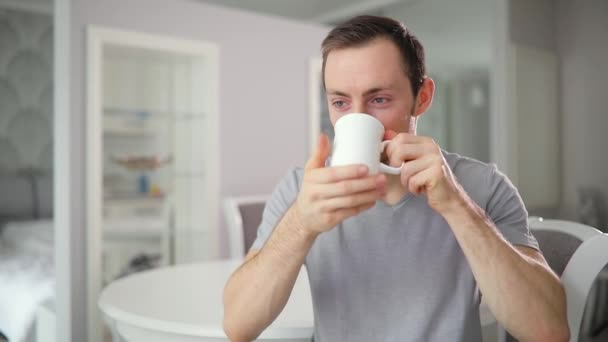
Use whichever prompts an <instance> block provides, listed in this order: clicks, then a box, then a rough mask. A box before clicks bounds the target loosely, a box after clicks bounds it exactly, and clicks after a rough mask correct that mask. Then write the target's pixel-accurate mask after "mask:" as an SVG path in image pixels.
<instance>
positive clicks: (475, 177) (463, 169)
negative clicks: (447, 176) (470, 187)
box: [442, 151, 496, 182]
mask: <svg viewBox="0 0 608 342" xmlns="http://www.w3.org/2000/svg"><path fill="white" fill-rule="evenodd" d="M442 152H443V157H444V158H445V160H446V161H447V163H448V165H449V166H450V169H451V170H452V173H453V174H454V176H456V177H457V178H458V179H459V180H460V179H465V180H466V179H471V180H472V181H475V182H479V181H481V179H480V178H479V177H480V176H483V175H486V176H487V175H488V174H490V173H492V172H495V171H496V165H495V164H490V163H485V162H482V161H480V160H477V159H473V158H470V157H466V156H462V155H460V154H458V153H453V152H447V151H442Z"/></svg>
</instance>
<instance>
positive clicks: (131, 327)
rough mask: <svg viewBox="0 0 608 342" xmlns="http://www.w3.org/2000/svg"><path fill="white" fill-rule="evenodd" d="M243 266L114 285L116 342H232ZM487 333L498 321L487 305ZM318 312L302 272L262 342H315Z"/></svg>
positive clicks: (107, 312)
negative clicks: (228, 319)
mask: <svg viewBox="0 0 608 342" xmlns="http://www.w3.org/2000/svg"><path fill="white" fill-rule="evenodd" d="M240 263H241V261H234V260H233V261H215V262H208V263H200V264H191V265H179V266H173V267H167V268H162V269H157V270H153V271H149V272H144V273H138V274H135V275H131V276H129V277H127V278H123V279H120V280H118V281H115V282H113V283H112V284H110V285H109V286H108V287H106V288H105V289H104V290H103V291H102V293H101V296H100V297H99V307H100V309H101V311H102V312H103V313H104V316H105V319H106V321H107V322H108V324H109V325H110V327H111V328H112V332H113V335H114V341H115V342H117V341H123V340H126V341H128V342H140V341H141V342H143V341H146V342H161V341H162V342H166V341H174V342H193V341H199V342H201V341H226V340H227V338H226V335H225V334H224V331H223V329H222V319H223V312H224V310H223V304H222V292H223V289H224V285H225V283H226V281H227V280H228V277H229V276H230V275H231V274H232V272H233V271H234V270H235V269H236V268H237V267H238V266H239V265H240ZM480 311H481V323H482V326H483V327H484V329H485V328H486V327H488V326H491V325H492V324H493V323H495V320H494V318H493V316H492V314H491V313H490V311H489V310H488V308H487V306H485V304H484V303H482V306H481V308H480ZM312 334H313V311H312V298H311V296H310V287H309V284H308V275H307V273H306V270H305V268H304V267H303V268H302V271H301V272H300V275H299V276H298V279H297V281H296V284H295V286H294V289H293V291H292V293H291V296H290V298H289V301H288V302H287V305H286V307H285V309H284V310H283V312H282V313H281V314H280V315H279V317H278V318H277V319H276V320H275V321H274V322H273V323H272V324H271V325H270V326H269V327H268V328H267V329H266V330H264V332H263V333H262V335H260V338H259V339H258V340H274V341H286V340H288V341H310V339H311V336H312Z"/></svg>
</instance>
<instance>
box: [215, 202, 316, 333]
mask: <svg viewBox="0 0 608 342" xmlns="http://www.w3.org/2000/svg"><path fill="white" fill-rule="evenodd" d="M314 239H315V236H314V235H313V234H311V233H308V232H307V231H305V230H303V229H301V228H300V223H299V222H298V219H297V218H296V217H295V215H294V209H293V207H292V208H290V209H289V210H288V211H287V213H286V214H285V216H283V219H282V220H281V221H280V223H279V225H278V226H277V227H276V228H275V230H274V232H273V233H272V235H271V236H270V238H269V239H268V241H267V242H266V245H265V246H264V248H262V250H261V251H251V252H250V253H249V254H248V255H247V258H246V261H245V263H244V264H243V265H242V266H241V267H240V268H239V269H238V270H237V271H236V272H235V273H234V274H233V275H232V276H231V277H230V280H229V281H228V283H227V284H226V288H225V289H224V308H225V314H224V330H225V332H226V334H227V335H228V337H229V338H230V340H231V341H234V342H238V341H252V340H254V339H255V338H256V337H257V336H258V335H259V334H260V333H261V332H262V331H263V330H264V329H265V328H266V327H267V326H269V325H270V323H272V322H273V321H274V320H275V318H276V317H277V316H278V315H279V313H280V312H281V310H283V307H284V306H285V304H286V303H287V299H288V298H289V295H290V294H291V290H292V288H293V285H294V283H295V281H296V279H297V277H298V273H299V271H300V268H301V267H302V264H303V263H304V259H305V258H306V255H307V254H308V251H309V250H310V247H311V246H312V244H313V242H314Z"/></svg>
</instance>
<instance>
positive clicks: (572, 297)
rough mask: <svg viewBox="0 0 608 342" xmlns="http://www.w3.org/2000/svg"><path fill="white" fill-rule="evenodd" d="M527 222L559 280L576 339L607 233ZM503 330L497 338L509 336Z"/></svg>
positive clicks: (607, 247)
mask: <svg viewBox="0 0 608 342" xmlns="http://www.w3.org/2000/svg"><path fill="white" fill-rule="evenodd" d="M529 225H530V230H531V231H532V233H533V234H534V236H535V237H536V239H537V240H538V243H539V245H540V249H541V251H542V252H543V255H544V256H545V259H546V260H547V263H548V264H549V266H550V267H551V268H552V269H553V271H554V272H555V273H556V274H557V275H558V276H560V278H561V280H562V284H563V285H564V288H565V291H566V302H567V310H568V327H569V328H570V336H571V337H570V341H572V342H574V341H578V338H579V334H580V330H581V324H582V323H583V314H584V312H585V304H586V303H587V299H588V298H589V297H590V296H591V297H593V293H591V288H592V285H593V283H594V281H595V280H596V278H597V277H598V275H599V274H600V272H601V271H602V269H603V268H604V267H605V266H606V264H607V263H608V235H606V234H603V233H602V232H600V231H599V230H597V229H595V228H593V227H590V226H586V225H583V224H580V223H575V222H570V221H562V220H543V219H542V218H530V219H529ZM589 309H590V308H588V311H590V310H589ZM501 329H502V328H501ZM502 332H503V333H502V334H499V340H501V341H505V340H510V339H511V338H510V336H508V335H506V334H505V333H504V329H502Z"/></svg>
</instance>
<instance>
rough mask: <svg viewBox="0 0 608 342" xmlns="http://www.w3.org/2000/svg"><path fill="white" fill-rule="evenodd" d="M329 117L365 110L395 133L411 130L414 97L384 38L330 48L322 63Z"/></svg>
mask: <svg viewBox="0 0 608 342" xmlns="http://www.w3.org/2000/svg"><path fill="white" fill-rule="evenodd" d="M325 86H326V89H327V104H328V107H329V117H330V120H331V123H332V124H333V125H335V124H336V121H337V120H338V119H339V118H340V117H341V116H343V115H345V114H348V113H367V114H370V115H372V116H374V117H375V118H377V119H378V120H380V122H382V124H383V125H384V128H385V129H387V130H389V129H390V130H393V131H396V132H412V133H414V131H415V120H412V115H413V112H414V105H415V99H414V96H413V94H412V88H411V85H410V81H409V79H408V77H407V76H406V74H405V72H404V70H403V62H402V60H401V54H400V52H399V49H398V48H397V46H396V45H395V44H394V43H392V42H391V41H390V40H388V39H385V38H379V39H375V40H373V41H372V42H370V43H369V44H366V45H364V46H362V47H354V48H346V49H339V50H334V51H332V52H330V53H329V55H328V56H327V61H326V63H325Z"/></svg>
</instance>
